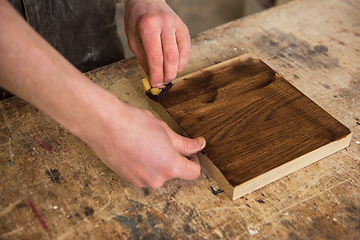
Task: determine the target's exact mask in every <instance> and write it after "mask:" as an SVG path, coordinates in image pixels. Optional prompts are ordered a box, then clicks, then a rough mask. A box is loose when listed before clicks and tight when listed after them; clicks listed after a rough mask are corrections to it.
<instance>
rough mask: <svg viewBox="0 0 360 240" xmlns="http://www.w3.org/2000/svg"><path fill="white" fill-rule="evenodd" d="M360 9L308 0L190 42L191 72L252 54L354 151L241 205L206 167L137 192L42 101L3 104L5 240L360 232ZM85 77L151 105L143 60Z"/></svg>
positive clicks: (356, 4)
mask: <svg viewBox="0 0 360 240" xmlns="http://www.w3.org/2000/svg"><path fill="white" fill-rule="evenodd" d="M359 12H360V1H359V0H318V1H313V0H303V1H301V0H300V1H295V2H292V3H290V4H287V5H283V6H280V7H277V8H273V9H270V10H268V11H266V12H262V13H260V14H256V15H252V16H249V17H246V18H243V19H240V20H237V21H233V22H230V23H228V24H225V25H222V26H219V27H218V28H215V29H212V30H209V31H207V32H204V33H202V34H200V35H198V36H196V37H195V38H193V41H192V42H193V54H192V57H191V59H190V62H189V64H188V66H187V68H186V69H185V70H184V73H183V74H185V73H191V72H194V71H197V70H199V69H202V68H204V67H207V66H210V65H213V64H215V63H218V62H221V61H224V60H226V59H230V58H233V57H235V56H238V55H241V54H243V53H245V52H253V53H254V54H255V55H257V56H258V57H260V58H261V59H262V60H263V61H264V62H266V63H267V64H268V65H270V66H271V67H272V68H273V69H274V70H276V71H277V72H279V73H280V74H281V75H282V76H284V77H285V79H288V80H289V81H290V82H291V83H292V84H293V85H294V86H295V87H297V88H298V89H300V90H301V91H302V92H303V93H304V94H306V95H307V96H308V97H310V98H311V99H312V100H313V101H315V102H316V103H317V104H319V105H320V106H321V107H323V108H324V109H325V110H327V111H328V112H329V113H330V114H332V115H333V116H334V117H335V118H337V119H338V120H339V121H341V122H342V123H343V124H345V125H346V126H347V127H348V128H350V129H351V130H352V131H353V132H354V135H353V139H352V141H351V144H350V146H349V147H348V148H346V149H344V150H342V151H340V152H338V153H336V154H333V155H331V156H329V157H327V158H325V159H322V160H320V161H318V162H317V163H315V164H312V165H310V166H308V167H306V168H304V169H302V170H299V171H297V172H295V173H293V174H291V175H289V176H287V177H284V178H282V179H280V180H279V181H276V182H274V183H272V184H269V185H267V186H266V187H264V188H261V189H260V190H258V191H256V192H253V193H251V194H248V195H246V196H245V197H242V198H240V199H238V200H236V201H234V202H233V201H231V200H230V199H229V198H228V197H227V196H226V195H225V194H224V193H222V192H221V191H220V190H219V189H218V186H217V184H216V183H215V182H214V181H213V179H212V178H211V177H210V176H209V175H208V173H206V172H205V171H203V172H202V174H201V176H200V177H199V178H198V179H197V180H196V181H183V180H171V181H169V182H167V183H166V184H165V185H164V186H163V187H161V188H159V189H156V190H155V189H150V188H136V187H134V186H133V185H131V184H128V183H125V182H123V181H122V180H121V179H120V178H119V177H118V176H117V175H115V174H114V173H113V172H112V171H111V170H109V169H108V168H107V167H106V166H105V165H104V164H103V163H102V162H101V161H100V160H99V159H98V158H97V157H96V155H95V154H94V153H93V152H92V150H91V149H90V148H89V147H88V146H87V145H86V144H84V143H83V142H82V141H80V140H79V139H78V138H76V137H75V136H73V135H72V134H70V133H69V132H68V131H67V130H65V129H63V128H62V127H61V126H59V125H58V124H56V123H55V122H54V121H52V120H51V119H49V118H48V117H47V116H45V115H44V114H43V113H41V112H39V111H37V109H35V108H34V107H32V106H30V105H28V104H27V103H25V102H23V101H22V100H19V99H17V98H12V99H8V100H5V101H3V102H1V103H0V110H1V114H0V159H1V162H0V171H1V177H0V179H1V187H0V189H1V198H0V226H1V227H0V239H52V238H53V239H116V238H118V239H130V238H133V239H219V238H227V239H248V238H250V237H251V238H254V239H359V238H360V225H359V224H360V210H359V207H360V206H359V204H360V192H359V184H360V182H359V177H360V162H359V160H360V142H359V141H360V119H359V118H360V65H359V62H360V16H359ZM87 75H88V76H89V77H90V78H91V79H92V80H93V81H95V82H96V83H97V84H99V85H100V86H102V87H103V88H106V89H108V90H109V91H111V92H112V93H114V94H115V95H116V96H118V97H119V98H120V99H121V100H123V101H125V102H128V103H129V104H132V105H135V106H138V107H142V108H147V109H150V110H152V109H151V107H150V105H149V103H148V101H147V99H146V97H145V96H144V95H143V94H142V86H141V81H140V79H141V78H142V77H144V75H145V74H144V72H143V71H142V70H141V68H140V66H139V65H138V63H137V62H136V60H134V59H130V60H126V61H122V62H119V63H116V64H113V65H110V66H107V67H104V68H101V69H97V70H95V71H92V72H89V73H87ZM152 111H153V110H152ZM254 167H256V166H254Z"/></svg>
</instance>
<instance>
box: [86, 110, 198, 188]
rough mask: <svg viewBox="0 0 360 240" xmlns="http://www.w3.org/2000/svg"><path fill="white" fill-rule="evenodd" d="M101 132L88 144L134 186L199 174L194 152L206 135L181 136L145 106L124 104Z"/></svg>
mask: <svg viewBox="0 0 360 240" xmlns="http://www.w3.org/2000/svg"><path fill="white" fill-rule="evenodd" d="M124 110H125V113H126V114H124ZM114 112H116V111H114ZM103 133H106V134H99V135H104V136H106V138H105V139H101V138H100V139H97V140H96V141H97V142H95V143H94V144H91V145H92V146H91V147H92V148H93V149H94V150H95V152H96V153H97V155H98V156H99V157H100V158H101V159H102V161H103V162H104V163H105V164H107V165H108V166H109V167H110V168H112V169H113V170H114V171H115V172H116V173H117V174H119V176H120V177H122V178H123V179H124V180H126V181H129V182H131V183H133V184H135V185H136V186H139V187H142V186H145V185H147V186H150V187H153V188H158V187H160V186H162V184H163V183H164V182H166V181H167V180H169V179H172V178H181V179H185V180H194V179H196V178H197V177H198V176H199V174H200V164H199V161H198V158H197V155H196V153H197V152H199V151H201V150H202V149H203V148H204V147H205V139H204V138H202V137H198V138H195V139H189V138H185V137H182V136H180V135H178V134H176V133H175V132H173V131H172V130H171V129H170V128H169V127H168V126H167V125H166V124H165V123H164V122H162V121H159V120H157V119H156V118H155V117H154V116H153V115H152V114H151V113H150V112H148V111H146V110H142V109H138V108H134V107H131V106H129V105H126V106H125V109H122V111H119V112H118V114H116V113H114V118H112V120H110V121H109V122H108V124H106V129H105V131H104V132H103ZM185 156H186V157H185Z"/></svg>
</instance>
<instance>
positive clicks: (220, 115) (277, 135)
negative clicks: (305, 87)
mask: <svg viewBox="0 0 360 240" xmlns="http://www.w3.org/2000/svg"><path fill="white" fill-rule="evenodd" d="M161 104H162V105H163V106H164V107H165V108H166V109H167V111H168V112H169V113H170V114H171V115H172V116H173V117H174V119H175V120H176V121H177V122H178V123H179V125H180V126H182V127H183V128H184V130H185V131H186V132H187V133H188V134H189V135H190V136H191V137H197V136H204V137H205V138H206V140H207V147H206V148H205V150H204V153H205V155H206V156H207V157H208V159H210V160H211V162H212V163H213V165H214V166H215V167H216V168H218V169H219V170H220V172H221V174H222V175H223V176H224V178H225V179H226V180H227V181H228V184H230V186H227V183H226V181H221V182H222V183H221V184H220V185H222V187H223V188H225V190H226V192H227V193H228V194H229V195H230V197H231V198H233V199H236V198H238V197H241V196H243V195H244V194H246V193H248V192H251V191H254V190H256V189H258V188H259V187H262V186H264V185H266V184H268V183H270V182H272V181H274V180H277V179H279V178H280V177H283V176H285V175H288V174H290V173H292V172H294V171H297V170H299V169H300V168H302V167H304V166H306V165H308V164H310V163H313V162H314V161H316V160H319V159H321V158H323V157H325V156H327V155H329V154H332V153H334V152H336V151H338V150H340V149H342V148H344V147H346V146H348V144H349V143H350V139H351V132H350V130H349V129H348V128H347V127H345V126H344V125H342V124H341V123H340V122H339V121H337V120H336V119H335V118H333V117H332V116H331V115H330V114H328V113H327V112H326V111H324V110H323V109H322V108H320V107H319V106H318V105H316V104H315V103H314V102H313V101H311V100H310V99H309V98H308V97H306V96H305V95H304V94H302V93H301V92H300V91H298V90H297V89H296V88H295V87H293V86H292V85H291V84H290V83H289V82H288V81H286V80H285V79H284V78H283V77H281V76H280V75H279V74H277V73H276V72H275V71H274V70H273V69H271V68H270V67H269V66H267V65H266V64H265V63H264V62H262V61H261V60H260V59H256V58H255V57H253V56H252V55H248V54H247V55H243V56H240V57H238V58H235V59H232V60H229V61H226V62H223V63H221V64H217V65H215V66H213V67H209V68H207V69H205V70H202V71H199V72H196V73H193V74H190V75H187V76H185V77H182V78H180V79H177V80H175V82H174V87H173V89H171V91H170V96H169V97H168V98H166V99H165V100H163V101H162V102H161ZM328 145H329V146H328ZM325 146H328V147H327V148H324V147H325ZM315 151H318V152H315ZM289 164H290V165H289ZM205 165H207V166H209V164H205ZM210 165H211V164H210ZM208 168H209V167H208ZM210 168H213V167H210ZM278 168H280V169H278ZM275 169H277V171H275V172H274V170H275ZM209 171H210V172H213V174H215V175H217V174H218V173H216V172H214V170H213V169H212V170H211V169H209ZM271 171H273V172H272V173H271ZM259 177H260V178H259ZM214 178H215V179H220V178H222V176H220V177H219V176H214ZM258 178H259V179H258ZM258 181H260V182H258ZM224 183H225V185H224ZM247 184H251V186H253V187H250V188H249V187H248V186H246V185H247ZM237 188H239V189H237ZM236 189H237V190H236ZM241 189H242V190H241Z"/></svg>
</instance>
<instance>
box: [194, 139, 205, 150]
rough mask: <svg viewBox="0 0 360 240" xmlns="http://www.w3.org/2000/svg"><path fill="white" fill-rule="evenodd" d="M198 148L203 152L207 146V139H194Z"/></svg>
mask: <svg viewBox="0 0 360 240" xmlns="http://www.w3.org/2000/svg"><path fill="white" fill-rule="evenodd" d="M194 141H195V144H196V146H197V147H198V148H199V150H203V149H204V148H205V145H206V141H205V138H203V137H197V138H195V139H194Z"/></svg>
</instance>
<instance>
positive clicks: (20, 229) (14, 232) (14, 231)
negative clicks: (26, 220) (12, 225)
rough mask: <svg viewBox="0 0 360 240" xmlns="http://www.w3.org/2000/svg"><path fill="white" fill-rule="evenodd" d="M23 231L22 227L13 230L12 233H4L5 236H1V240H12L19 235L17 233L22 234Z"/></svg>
mask: <svg viewBox="0 0 360 240" xmlns="http://www.w3.org/2000/svg"><path fill="white" fill-rule="evenodd" d="M23 229H24V227H21V228H16V229H14V230H12V231H11V232H7V233H3V234H1V235H0V239H5V237H6V238H10V239H12V238H11V235H14V234H17V233H20V234H21V233H22V231H23Z"/></svg>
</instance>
